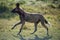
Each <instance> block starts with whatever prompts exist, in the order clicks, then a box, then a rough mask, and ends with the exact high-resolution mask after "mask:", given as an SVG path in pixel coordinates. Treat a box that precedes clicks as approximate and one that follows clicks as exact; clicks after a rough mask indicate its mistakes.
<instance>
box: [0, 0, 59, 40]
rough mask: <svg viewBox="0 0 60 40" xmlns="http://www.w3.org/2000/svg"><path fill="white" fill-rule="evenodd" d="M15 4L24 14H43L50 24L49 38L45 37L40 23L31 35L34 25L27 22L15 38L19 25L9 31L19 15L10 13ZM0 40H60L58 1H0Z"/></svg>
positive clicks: (44, 31)
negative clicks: (17, 4) (18, 4)
mask: <svg viewBox="0 0 60 40" xmlns="http://www.w3.org/2000/svg"><path fill="white" fill-rule="evenodd" d="M16 3H20V7H21V8H22V9H23V10H24V11H25V12H28V13H32V14H33V13H39V14H43V16H44V17H45V19H47V20H48V21H49V22H50V24H51V26H50V27H48V28H49V35H50V36H51V37H50V36H49V37H47V36H46V29H45V28H44V27H43V26H42V25H41V24H40V23H39V24H38V30H37V32H36V33H35V34H33V35H31V34H30V33H31V32H33V31H34V24H33V23H28V22H26V24H25V25H24V27H23V30H22V32H21V35H20V36H17V33H18V31H19V29H20V25H18V26H17V27H16V28H15V29H14V30H11V28H12V27H13V25H14V24H15V23H17V22H18V21H19V15H18V14H16V13H11V10H12V9H14V8H15V4H16ZM0 40H60V0H0Z"/></svg>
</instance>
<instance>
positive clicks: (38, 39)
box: [13, 34, 52, 40]
mask: <svg viewBox="0 0 60 40" xmlns="http://www.w3.org/2000/svg"><path fill="white" fill-rule="evenodd" d="M13 36H14V35H13ZM34 36H35V37H34V38H33V39H31V38H29V37H28V38H27V39H26V38H24V37H23V36H22V35H21V34H20V35H18V36H14V37H17V38H19V39H20V40H49V39H51V38H52V36H45V37H43V38H40V37H38V35H34Z"/></svg>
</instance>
